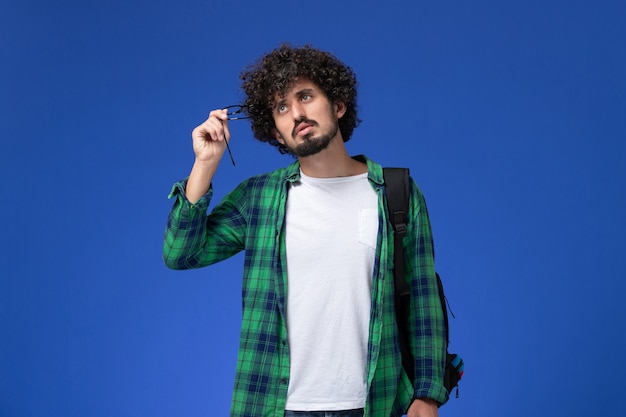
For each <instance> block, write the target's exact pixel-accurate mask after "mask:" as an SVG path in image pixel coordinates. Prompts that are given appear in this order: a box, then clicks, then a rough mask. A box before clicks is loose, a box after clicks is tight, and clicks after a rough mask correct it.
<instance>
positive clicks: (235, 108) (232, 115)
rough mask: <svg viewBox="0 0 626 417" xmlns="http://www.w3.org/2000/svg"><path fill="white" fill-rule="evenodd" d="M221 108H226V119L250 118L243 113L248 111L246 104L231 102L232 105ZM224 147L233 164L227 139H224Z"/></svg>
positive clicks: (233, 160)
mask: <svg viewBox="0 0 626 417" xmlns="http://www.w3.org/2000/svg"><path fill="white" fill-rule="evenodd" d="M222 108H223V109H226V110H227V113H226V115H227V116H228V120H244V119H250V118H251V117H250V116H246V113H244V112H247V111H248V106H242V105H240V104H233V105H232V106H226V107H222ZM224 139H226V138H224ZM226 149H227V150H228V155H230V162H232V163H233V166H235V159H234V158H233V153H232V152H231V150H230V145H229V144H228V141H226Z"/></svg>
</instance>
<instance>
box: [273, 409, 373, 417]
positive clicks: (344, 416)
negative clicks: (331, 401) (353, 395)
mask: <svg viewBox="0 0 626 417" xmlns="http://www.w3.org/2000/svg"><path fill="white" fill-rule="evenodd" d="M285 417H363V409H362V408H358V409H356V410H343V411H285Z"/></svg>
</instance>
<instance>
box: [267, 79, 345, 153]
mask: <svg viewBox="0 0 626 417" xmlns="http://www.w3.org/2000/svg"><path fill="white" fill-rule="evenodd" d="M344 113H345V105H343V103H336V104H333V103H331V102H330V101H329V100H328V98H327V97H326V95H325V94H324V93H323V92H322V90H320V89H319V88H318V87H317V85H315V84H314V83H313V82H311V81H309V80H306V79H303V80H300V81H297V82H296V83H295V84H294V86H293V87H292V88H291V90H289V91H288V92H287V93H286V94H285V96H284V97H280V96H279V95H278V94H276V96H275V97H274V105H273V109H272V114H273V116H274V123H275V124H276V131H275V132H274V133H275V135H276V139H277V140H278V141H279V142H280V143H282V144H283V145H285V147H287V149H289V151H290V152H291V153H292V154H294V155H295V156H297V157H306V156H310V155H314V154H317V153H319V152H321V151H322V150H324V149H326V147H327V146H328V145H329V144H330V143H331V142H332V141H333V140H334V139H336V138H339V140H343V139H341V132H340V131H339V123H338V120H339V118H341V117H342V116H343V115H344Z"/></svg>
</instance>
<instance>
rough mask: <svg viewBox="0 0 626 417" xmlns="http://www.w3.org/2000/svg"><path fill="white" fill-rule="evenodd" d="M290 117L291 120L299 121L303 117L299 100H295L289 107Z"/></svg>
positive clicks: (302, 108)
mask: <svg viewBox="0 0 626 417" xmlns="http://www.w3.org/2000/svg"><path fill="white" fill-rule="evenodd" d="M291 115H292V117H293V120H300V119H301V118H302V117H303V116H304V107H303V106H302V103H301V102H300V100H295V101H294V103H293V104H292V105H291Z"/></svg>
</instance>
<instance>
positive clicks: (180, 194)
mask: <svg viewBox="0 0 626 417" xmlns="http://www.w3.org/2000/svg"><path fill="white" fill-rule="evenodd" d="M186 185H187V180H182V181H179V182H177V183H175V184H174V186H173V187H172V191H171V193H170V195H169V198H171V199H174V205H173V207H172V209H171V211H170V214H169V217H168V220H167V227H166V229H165V237H164V242H163V260H164V262H165V265H166V266H167V267H168V268H171V269H192V268H200V267H203V266H207V265H211V264H213V263H216V262H219V261H221V260H224V259H226V258H229V257H231V256H233V255H235V254H236V253H237V252H239V251H240V250H242V249H243V247H244V244H243V242H244V237H243V236H244V231H245V223H246V222H245V215H244V213H243V210H242V208H243V209H245V204H243V203H242V202H241V201H240V200H241V199H243V198H244V193H243V192H242V190H243V189H244V187H243V186H242V185H240V186H239V187H237V189H235V190H234V191H233V192H231V193H230V194H229V195H228V196H226V197H225V198H224V200H222V201H221V202H220V203H219V204H218V205H217V206H216V207H215V209H214V210H213V211H212V212H211V214H209V215H207V209H208V205H209V202H210V201H211V198H212V197H213V189H212V188H211V189H209V191H208V192H207V194H205V195H204V196H202V197H201V198H200V200H198V201H197V202H196V203H195V204H191V203H190V202H189V200H187V197H186V196H185V186H186Z"/></svg>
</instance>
